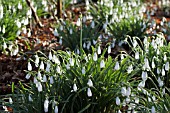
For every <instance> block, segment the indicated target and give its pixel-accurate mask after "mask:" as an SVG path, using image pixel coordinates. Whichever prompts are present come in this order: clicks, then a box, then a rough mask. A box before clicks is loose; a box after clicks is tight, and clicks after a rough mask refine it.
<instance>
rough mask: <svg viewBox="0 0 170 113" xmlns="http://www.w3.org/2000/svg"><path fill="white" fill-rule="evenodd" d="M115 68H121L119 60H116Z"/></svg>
mask: <svg viewBox="0 0 170 113" xmlns="http://www.w3.org/2000/svg"><path fill="white" fill-rule="evenodd" d="M114 69H115V70H119V69H120V66H119V62H118V61H117V62H116V65H115V67H114Z"/></svg>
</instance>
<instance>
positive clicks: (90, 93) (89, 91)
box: [87, 88, 92, 97]
mask: <svg viewBox="0 0 170 113" xmlns="http://www.w3.org/2000/svg"><path fill="white" fill-rule="evenodd" d="M87 96H88V97H91V96H92V92H91V89H90V88H88V89H87Z"/></svg>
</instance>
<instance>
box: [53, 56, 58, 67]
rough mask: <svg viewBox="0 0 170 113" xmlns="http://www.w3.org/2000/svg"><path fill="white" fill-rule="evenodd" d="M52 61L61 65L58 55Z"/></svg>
mask: <svg viewBox="0 0 170 113" xmlns="http://www.w3.org/2000/svg"><path fill="white" fill-rule="evenodd" d="M52 61H53V62H55V63H56V64H58V65H59V64H60V60H59V59H58V57H57V56H56V55H53V58H52Z"/></svg>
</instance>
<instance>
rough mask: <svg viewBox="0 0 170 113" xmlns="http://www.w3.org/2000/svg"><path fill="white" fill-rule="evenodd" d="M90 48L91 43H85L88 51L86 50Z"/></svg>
mask: <svg viewBox="0 0 170 113" xmlns="http://www.w3.org/2000/svg"><path fill="white" fill-rule="evenodd" d="M90 46H91V41H89V42H88V43H87V49H88V50H89V49H90Z"/></svg>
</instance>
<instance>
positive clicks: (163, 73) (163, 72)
mask: <svg viewBox="0 0 170 113" xmlns="http://www.w3.org/2000/svg"><path fill="white" fill-rule="evenodd" d="M162 76H165V70H164V68H162Z"/></svg>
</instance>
